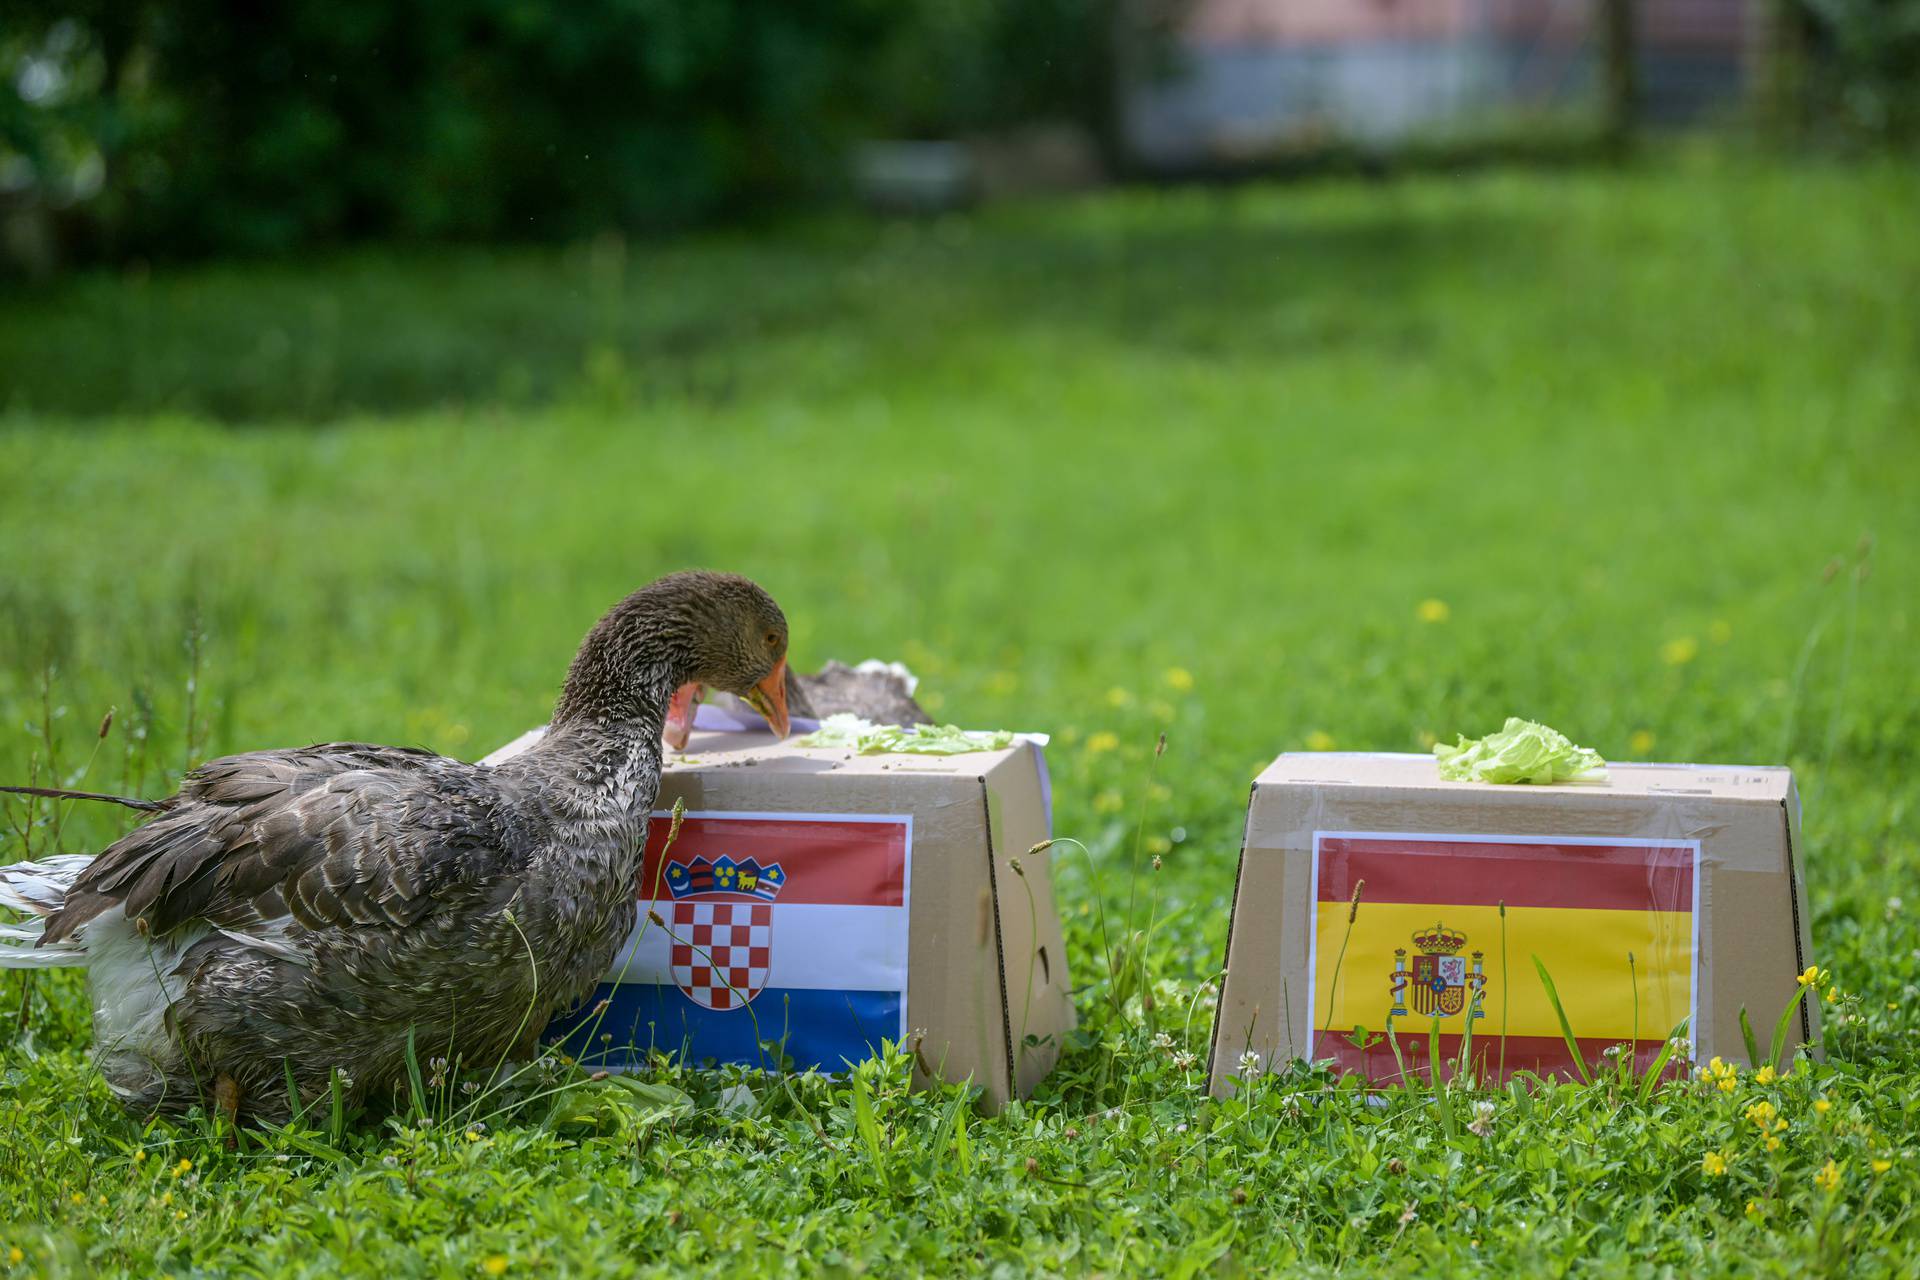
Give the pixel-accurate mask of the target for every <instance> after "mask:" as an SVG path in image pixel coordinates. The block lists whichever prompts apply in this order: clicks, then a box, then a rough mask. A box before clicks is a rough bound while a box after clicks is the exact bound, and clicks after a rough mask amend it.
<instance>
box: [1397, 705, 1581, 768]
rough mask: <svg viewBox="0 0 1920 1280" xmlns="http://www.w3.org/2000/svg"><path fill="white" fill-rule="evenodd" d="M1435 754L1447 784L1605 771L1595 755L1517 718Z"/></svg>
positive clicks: (1440, 748)
mask: <svg viewBox="0 0 1920 1280" xmlns="http://www.w3.org/2000/svg"><path fill="white" fill-rule="evenodd" d="M1433 754H1434V756H1435V758H1437V759H1438V760H1439V762H1440V776H1441V777H1442V778H1445V779H1447V780H1448V781H1449V782H1565V781H1566V780H1567V779H1569V778H1577V777H1579V776H1580V775H1582V774H1587V773H1592V772H1593V771H1594V770H1596V769H1605V768H1606V767H1607V762H1606V761H1605V760H1602V759H1601V758H1600V753H1599V752H1598V751H1595V750H1593V749H1592V748H1590V747H1579V746H1575V745H1574V744H1573V742H1572V741H1571V740H1570V739H1568V737H1567V735H1566V734H1564V733H1561V732H1559V731H1558V730H1556V729H1549V728H1548V727H1547V726H1546V725H1544V724H1536V723H1535V722H1534V721H1532V720H1522V719H1521V718H1520V717H1519V716H1508V717H1507V723H1506V727H1505V728H1503V729H1501V730H1500V732H1498V733H1490V734H1488V735H1487V736H1486V737H1484V738H1469V737H1467V736H1466V735H1465V734H1462V735H1460V743H1459V745H1458V746H1452V747H1449V746H1447V745H1446V744H1445V743H1436V744H1434V748H1433Z"/></svg>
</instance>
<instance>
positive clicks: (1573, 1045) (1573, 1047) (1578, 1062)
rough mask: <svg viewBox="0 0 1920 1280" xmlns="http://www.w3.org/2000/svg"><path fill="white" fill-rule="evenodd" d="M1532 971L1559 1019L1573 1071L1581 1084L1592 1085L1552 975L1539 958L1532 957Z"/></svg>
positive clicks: (1554, 1014)
mask: <svg viewBox="0 0 1920 1280" xmlns="http://www.w3.org/2000/svg"><path fill="white" fill-rule="evenodd" d="M1533 967H1534V970H1535V971H1536V972H1537V973H1539V975H1540V985H1541V986H1543V987H1545V988H1546V989H1547V1003H1548V1004H1551V1005H1552V1006H1553V1016H1554V1017H1556V1018H1558V1019H1560V1038H1561V1039H1563V1040H1565V1041H1566V1042H1567V1052H1568V1053H1569V1054H1571V1055H1572V1056H1573V1069H1574V1070H1575V1071H1577V1072H1579V1073H1580V1083H1581V1084H1592V1083H1593V1077H1592V1076H1590V1075H1588V1074H1587V1063H1586V1060H1585V1059H1584V1058H1582V1057H1581V1056H1580V1042H1579V1041H1578V1040H1576V1039H1574V1038H1573V1025H1572V1024H1571V1023H1569V1022H1568V1021H1567V1011H1566V1008H1565V1006H1563V1005H1562V1004H1561V1003H1560V992H1559V991H1557V990H1556V989H1555V988H1554V985H1553V975H1552V974H1550V973H1548V972H1547V966H1545V965H1544V964H1541V963H1540V957H1539V956H1534V957H1533Z"/></svg>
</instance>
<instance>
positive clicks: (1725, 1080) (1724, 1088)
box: [1720, 1076, 1739, 1093]
mask: <svg viewBox="0 0 1920 1280" xmlns="http://www.w3.org/2000/svg"><path fill="white" fill-rule="evenodd" d="M1738 1084H1739V1082H1738V1081H1736V1080H1735V1079H1734V1078H1733V1077H1732V1076H1721V1077H1720V1092H1722V1093H1732V1092H1733V1091H1734V1089H1735V1088H1736V1087H1738Z"/></svg>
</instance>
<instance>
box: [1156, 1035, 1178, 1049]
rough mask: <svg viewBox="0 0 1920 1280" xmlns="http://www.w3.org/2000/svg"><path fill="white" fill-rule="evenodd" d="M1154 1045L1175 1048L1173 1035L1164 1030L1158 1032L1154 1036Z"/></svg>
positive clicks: (1157, 1047)
mask: <svg viewBox="0 0 1920 1280" xmlns="http://www.w3.org/2000/svg"><path fill="white" fill-rule="evenodd" d="M1153 1047H1154V1048H1156V1049H1171V1048H1173V1037H1172V1036H1170V1035H1168V1034H1167V1033H1166V1032H1164V1031H1161V1032H1158V1033H1156V1034H1155V1035H1154V1037H1153Z"/></svg>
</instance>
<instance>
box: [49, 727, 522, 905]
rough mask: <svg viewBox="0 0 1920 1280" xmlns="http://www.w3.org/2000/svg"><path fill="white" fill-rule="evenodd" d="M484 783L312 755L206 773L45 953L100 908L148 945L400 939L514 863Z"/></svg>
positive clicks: (379, 758)
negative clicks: (142, 933) (262, 935)
mask: <svg viewBox="0 0 1920 1280" xmlns="http://www.w3.org/2000/svg"><path fill="white" fill-rule="evenodd" d="M511 814H512V806H511V805H509V804H508V803H507V802H506V797H504V796H503V795H502V793H501V790H500V781H499V779H498V778H497V776H495V775H492V774H490V773H489V772H488V771H485V770H480V769H476V768H474V767H473V766H471V765H467V764H463V763H461V762H460V761H457V760H450V759H447V758H446V757H444V756H438V755H435V754H433V753H432V752H430V751H418V750H411V749H407V748H400V747H379V746H371V745H368V744H365V743H340V742H334V743H324V744H321V745H319V746H313V747H303V748H299V749H296V750H290V751H256V752H249V753H247V754H245V755H237V756H227V757H224V758H222V759H219V760H213V761H209V762H208V763H207V764H204V765H202V766H201V767H200V768H199V769H197V770H195V771H194V772H193V773H191V774H189V775H188V776H187V778H186V780H185V782H184V783H183V785H182V786H181V789H180V793H179V794H178V795H177V796H175V797H173V798H172V799H171V800H170V801H168V802H167V804H166V808H165V812H163V813H162V814H161V816H160V817H158V818H156V819H154V820H153V821H151V822H149V823H147V824H145V825H144V826H141V827H138V828H136V829H135V830H133V831H132V832H130V833H129V834H127V835H126V836H124V837H122V838H121V839H120V840H119V841H117V842H115V843H114V844H113V845H112V846H110V847H109V848H108V849H107V850H106V851H105V852H104V853H102V854H101V855H100V856H99V857H98V858H96V859H95V860H94V862H93V864H92V865H91V866H90V867H88V868H87V870H86V871H85V872H84V873H83V874H82V875H81V876H80V877H79V878H78V879H77V880H76V881H75V883H74V886H73V888H72V890H71V891H70V892H69V893H68V895H67V899H66V904H65V906H64V907H63V909H62V910H61V911H59V912H58V913H56V914H54V915H53V916H51V917H50V918H49V919H48V922H47V930H46V938H47V940H48V941H49V942H53V941H57V940H59V939H60V938H62V937H64V936H66V935H68V934H70V933H71V932H72V931H73V930H74V929H76V928H78V927H79V926H80V925H82V924H84V923H86V921H88V920H90V919H92V918H93V917H94V916H96V915H98V914H100V912H102V911H105V910H107V909H109V908H110V907H113V906H116V905H117V906H121V907H124V909H125V911H126V914H127V917H128V918H129V919H132V920H136V921H139V922H141V924H143V925H144V927H145V928H146V929H147V930H148V931H149V932H151V933H154V934H164V933H166V932H168V931H170V930H172V929H175V928H178V927H179V926H180V925H182V924H186V923H188V922H190V921H195V920H201V921H205V922H207V923H209V924H212V925H214V926H216V927H220V928H226V929H244V928H247V927H248V926H251V925H257V924H262V923H265V922H267V921H271V920H276V919H279V918H282V917H286V916H291V917H292V918H293V919H294V920H295V921H297V922H298V923H300V924H301V925H304V926H306V927H307V928H310V929H320V928H328V927H349V926H359V925H384V926H396V925H408V924H411V923H413V922H414V921H416V920H418V919H419V918H420V917H421V916H423V915H425V914H426V913H427V912H428V911H430V910H432V908H433V906H434V905H435V903H436V902H437V901H444V900H445V899H446V897H447V896H448V894H449V892H450V891H452V890H455V889H457V888H458V887H459V886H463V885H464V886H472V885H477V884H482V883H485V882H487V881H489V880H496V879H500V878H503V877H506V876H509V875H512V874H513V873H514V872H516V871H517V870H519V869H521V868H523V867H524V866H525V864H526V853H525V842H524V841H522V840H516V839H515V837H516V835H517V834H518V833H517V832H516V831H515V830H514V826H515V823H514V821H513V819H512V817H511Z"/></svg>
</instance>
